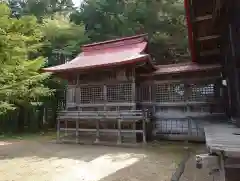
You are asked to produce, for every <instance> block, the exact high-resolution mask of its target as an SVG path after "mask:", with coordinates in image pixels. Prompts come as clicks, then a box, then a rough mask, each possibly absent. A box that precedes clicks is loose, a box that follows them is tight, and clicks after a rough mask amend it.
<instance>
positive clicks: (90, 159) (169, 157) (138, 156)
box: [0, 140, 185, 181]
mask: <svg viewBox="0 0 240 181" xmlns="http://www.w3.org/2000/svg"><path fill="white" fill-rule="evenodd" d="M184 154H185V151H184V149H183V146H182V144H178V145H176V144H166V143H164V144H161V145H152V146H147V147H146V148H119V147H106V146H86V145H70V144H55V143H50V142H47V141H36V140H34V141H7V142H3V141H0V181H169V180H170V178H171V176H172V174H173V173H174V171H175V170H176V167H177V164H178V163H179V162H180V161H181V159H182V158H183V155H184Z"/></svg>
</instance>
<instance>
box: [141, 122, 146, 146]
mask: <svg viewBox="0 0 240 181" xmlns="http://www.w3.org/2000/svg"><path fill="white" fill-rule="evenodd" d="M142 124H143V125H142V127H143V128H142V129H143V133H142V135H143V143H144V144H146V143H147V141H146V120H145V118H144V119H143V121H142Z"/></svg>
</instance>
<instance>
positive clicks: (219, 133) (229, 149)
mask: <svg viewBox="0 0 240 181" xmlns="http://www.w3.org/2000/svg"><path fill="white" fill-rule="evenodd" d="M204 130H205V137H206V145H207V148H208V149H209V152H210V153H212V154H217V155H219V154H223V156H226V157H234V158H240V128H237V127H236V126H235V125H233V124H231V123H227V122H226V123H208V124H205V126H204Z"/></svg>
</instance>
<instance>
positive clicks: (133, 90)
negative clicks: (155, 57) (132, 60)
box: [132, 68, 136, 110]
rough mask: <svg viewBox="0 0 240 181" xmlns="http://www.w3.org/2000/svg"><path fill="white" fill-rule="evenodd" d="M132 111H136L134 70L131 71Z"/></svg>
mask: <svg viewBox="0 0 240 181" xmlns="http://www.w3.org/2000/svg"><path fill="white" fill-rule="evenodd" d="M132 103H133V105H134V106H132V110H136V82H135V69H134V68H133V69H132Z"/></svg>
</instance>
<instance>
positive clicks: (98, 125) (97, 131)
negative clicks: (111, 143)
mask: <svg viewBox="0 0 240 181" xmlns="http://www.w3.org/2000/svg"><path fill="white" fill-rule="evenodd" d="M99 128H100V120H96V140H95V143H99V138H100V130H99Z"/></svg>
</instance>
